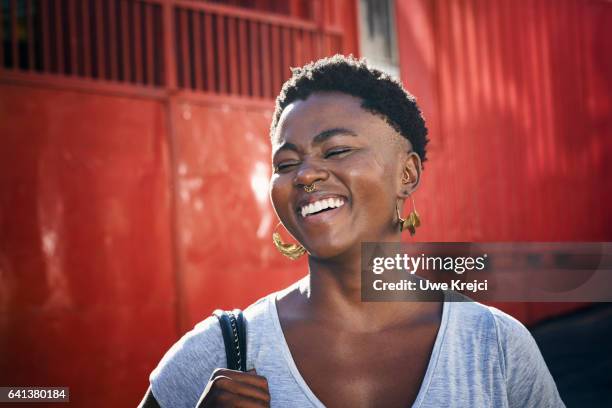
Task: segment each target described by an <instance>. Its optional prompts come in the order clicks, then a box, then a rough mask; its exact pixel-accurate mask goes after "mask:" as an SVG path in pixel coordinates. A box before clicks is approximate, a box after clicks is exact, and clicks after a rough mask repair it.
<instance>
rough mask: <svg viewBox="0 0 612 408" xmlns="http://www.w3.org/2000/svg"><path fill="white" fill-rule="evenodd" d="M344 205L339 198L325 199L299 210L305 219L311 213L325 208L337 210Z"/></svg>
mask: <svg viewBox="0 0 612 408" xmlns="http://www.w3.org/2000/svg"><path fill="white" fill-rule="evenodd" d="M342 205H344V200H342V199H341V198H325V199H323V200H319V201H315V202H314V203H310V204H307V205H305V206H303V207H302V208H301V210H300V211H301V213H302V217H304V218H305V217H306V216H308V215H310V214H312V213H316V212H319V211H321V210H325V209H327V208H338V207H341V206H342Z"/></svg>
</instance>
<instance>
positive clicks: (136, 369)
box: [0, 84, 177, 406]
mask: <svg viewBox="0 0 612 408" xmlns="http://www.w3.org/2000/svg"><path fill="white" fill-rule="evenodd" d="M166 128H167V120H166V117H165V115H164V107H163V105H162V103H161V102H160V101H157V100H152V99H135V98H130V97H120V96H108V95H100V94H95V93H83V92H77V91H66V90H55V89H47V88H38V87H31V86H23V85H19V86H13V85H6V84H0V135H2V138H1V143H2V146H1V148H0V244H1V246H0V248H1V250H0V341H1V343H0V383H1V384H2V385H3V386H10V385H22V386H25V385H48V386H52V385H56V386H60V385H64V386H70V387H71V391H72V393H71V396H70V400H71V403H72V404H73V405H75V406H122V405H130V403H129V401H134V398H136V396H137V394H138V393H137V392H136V391H139V392H142V388H143V384H144V375H145V373H146V372H147V371H148V370H149V369H150V365H151V361H152V359H154V356H157V355H158V354H159V352H160V343H166V344H167V343H168V342H170V341H172V340H173V339H174V338H175V337H176V333H177V331H176V326H175V316H176V311H175V304H174V302H175V297H176V291H175V281H174V272H173V265H172V237H171V234H170V231H171V225H170V222H169V220H170V204H171V195H170V191H169V189H168V186H169V183H170V164H169V160H168V159H169V154H168V147H167V143H166Z"/></svg>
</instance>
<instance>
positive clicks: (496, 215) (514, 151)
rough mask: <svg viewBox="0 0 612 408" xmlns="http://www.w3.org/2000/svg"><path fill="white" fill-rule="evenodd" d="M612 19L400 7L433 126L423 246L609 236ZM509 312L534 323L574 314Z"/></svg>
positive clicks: (405, 64) (571, 5)
mask: <svg viewBox="0 0 612 408" xmlns="http://www.w3.org/2000/svg"><path fill="white" fill-rule="evenodd" d="M611 17H612V5H611V4H610V3H609V2H604V1H579V0H562V1H555V2H550V1H540V0H532V1H526V0H523V1H508V0H503V1H488V0H467V1H450V0H444V1H437V2H430V1H425V0H423V1H422V0H407V1H398V2H397V19H398V24H397V26H398V38H399V50H400V62H401V72H402V80H403V82H404V83H405V85H406V86H407V87H408V89H410V90H411V91H412V92H413V93H414V94H415V95H417V97H418V99H419V102H420V103H421V105H422V107H423V110H424V112H425V115H426V116H427V119H428V123H429V126H430V130H431V143H430V145H429V147H430V155H429V157H430V160H429V161H428V162H427V163H426V164H425V171H424V174H423V184H422V185H421V187H420V191H418V192H416V194H415V201H416V205H417V208H419V211H420V213H421V214H422V217H423V221H424V222H423V224H424V225H423V227H422V228H420V229H419V234H418V236H417V237H418V239H419V240H423V241H609V240H610V239H611V238H612V219H611V216H610V204H611V203H612V183H610V180H609V178H610V176H611V175H612V162H610V160H606V158H607V157H609V156H611V155H612V117H611V116H610V106H611V101H610V92H609V90H610V89H612V60H611V57H610V53H609V52H608V51H607V50H610V49H611V41H610V39H611V38H612V29H611V26H610V24H609V22H610V21H611ZM499 306H501V307H502V308H503V309H505V310H507V311H509V312H512V313H513V314H514V315H515V316H517V317H519V318H521V319H522V320H523V321H525V322H534V321H536V320H538V319H540V318H542V317H545V316H548V315H551V314H555V313H559V312H560V311H562V310H566V309H570V308H573V307H575V306H576V305H574V304H523V303H515V304H504V305H499Z"/></svg>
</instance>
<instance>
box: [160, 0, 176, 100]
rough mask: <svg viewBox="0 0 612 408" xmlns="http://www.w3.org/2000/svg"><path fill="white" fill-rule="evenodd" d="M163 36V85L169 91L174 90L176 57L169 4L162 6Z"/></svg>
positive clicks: (172, 13) (171, 10)
mask: <svg viewBox="0 0 612 408" xmlns="http://www.w3.org/2000/svg"><path fill="white" fill-rule="evenodd" d="M162 13H163V20H162V21H163V23H162V27H163V30H164V31H163V35H164V69H165V71H164V84H165V85H166V87H167V88H168V89H169V90H170V91H174V90H176V57H175V49H174V46H175V44H174V36H175V33H174V9H173V6H172V4H171V3H168V2H164V3H163V4H162Z"/></svg>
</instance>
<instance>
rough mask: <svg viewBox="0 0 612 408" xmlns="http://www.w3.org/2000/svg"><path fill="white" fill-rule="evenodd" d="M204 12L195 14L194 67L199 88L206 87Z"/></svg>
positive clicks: (196, 84)
mask: <svg viewBox="0 0 612 408" xmlns="http://www.w3.org/2000/svg"><path fill="white" fill-rule="evenodd" d="M201 20H202V13H201V12H199V11H197V12H194V14H193V52H194V54H195V58H194V59H193V69H194V71H195V88H196V89H197V90H202V89H204V86H203V84H202V82H203V78H202V71H203V69H202V24H201Z"/></svg>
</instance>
